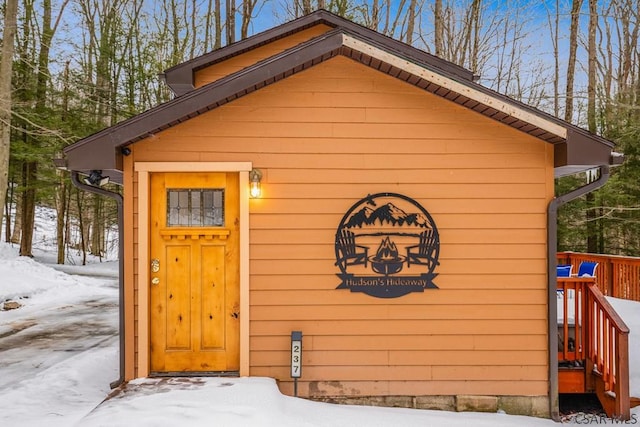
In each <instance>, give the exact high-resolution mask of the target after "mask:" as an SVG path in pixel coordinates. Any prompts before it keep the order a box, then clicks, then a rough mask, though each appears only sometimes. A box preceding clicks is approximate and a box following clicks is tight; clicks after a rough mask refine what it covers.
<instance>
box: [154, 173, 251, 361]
mask: <svg viewBox="0 0 640 427" xmlns="http://www.w3.org/2000/svg"><path fill="white" fill-rule="evenodd" d="M150 197H151V204H150V221H149V226H150V230H149V232H150V240H151V248H150V257H149V258H150V260H151V263H150V264H151V265H150V266H148V268H149V269H150V271H149V277H150V281H151V283H150V284H149V285H148V286H150V292H149V294H150V304H151V306H150V310H149V312H150V337H151V349H150V353H151V361H150V363H151V372H152V373H167V372H176V373H179V372H200V373H204V372H211V373H225V372H237V371H238V370H239V368H240V360H239V358H240V349H239V346H240V319H239V317H240V286H239V236H238V234H239V176H238V174H237V173H153V174H151V191H150Z"/></svg>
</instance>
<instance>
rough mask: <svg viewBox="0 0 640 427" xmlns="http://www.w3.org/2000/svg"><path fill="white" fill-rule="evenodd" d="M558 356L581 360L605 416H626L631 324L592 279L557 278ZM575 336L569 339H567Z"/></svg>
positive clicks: (628, 408)
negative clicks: (629, 324) (626, 321)
mask: <svg viewBox="0 0 640 427" xmlns="http://www.w3.org/2000/svg"><path fill="white" fill-rule="evenodd" d="M557 289H558V298H559V301H560V300H561V301H562V303H561V304H559V306H558V320H559V324H558V326H559V329H560V330H559V334H558V335H559V341H558V343H559V344H558V360H559V361H560V362H570V363H575V362H576V361H577V362H578V364H580V363H584V367H585V372H586V374H587V378H586V380H587V384H586V388H587V390H585V391H595V392H596V393H597V394H598V397H599V399H600V402H601V403H602V405H603V407H604V409H605V411H606V412H607V414H608V415H609V416H612V417H618V418H620V419H626V420H628V419H629V417H630V398H629V328H627V325H625V323H624V321H623V320H622V319H621V318H620V316H618V314H617V313H616V311H615V310H614V309H613V307H612V306H611V305H610V304H609V302H608V301H607V300H606V298H605V297H604V295H603V294H602V292H600V290H599V288H598V286H597V285H596V279H595V278H591V277H585V278H564V277H561V278H558V285H557ZM571 340H573V342H571Z"/></svg>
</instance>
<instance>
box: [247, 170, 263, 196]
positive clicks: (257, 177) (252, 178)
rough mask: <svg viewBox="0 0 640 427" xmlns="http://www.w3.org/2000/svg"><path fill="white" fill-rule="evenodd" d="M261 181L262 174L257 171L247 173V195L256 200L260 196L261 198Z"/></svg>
mask: <svg viewBox="0 0 640 427" xmlns="http://www.w3.org/2000/svg"><path fill="white" fill-rule="evenodd" d="M261 181H262V172H260V171H259V170H258V169H253V170H252V171H251V172H249V184H250V187H249V194H250V195H251V197H252V198H254V199H257V198H259V197H260V196H262V188H261V185H260V184H261Z"/></svg>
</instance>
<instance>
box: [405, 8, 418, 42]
mask: <svg viewBox="0 0 640 427" xmlns="http://www.w3.org/2000/svg"><path fill="white" fill-rule="evenodd" d="M416 7H417V4H416V0H411V1H410V2H409V11H408V12H407V15H408V16H407V37H406V41H407V44H409V45H410V44H413V32H414V31H415V27H416Z"/></svg>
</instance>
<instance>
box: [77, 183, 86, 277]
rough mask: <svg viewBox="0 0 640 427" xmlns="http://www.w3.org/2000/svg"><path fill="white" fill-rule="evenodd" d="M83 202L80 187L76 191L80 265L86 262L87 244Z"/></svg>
mask: <svg viewBox="0 0 640 427" xmlns="http://www.w3.org/2000/svg"><path fill="white" fill-rule="evenodd" d="M83 204H84V203H82V198H81V195H80V189H78V190H77V191H76V207H77V208H78V231H79V232H80V250H81V251H82V265H86V264H87V245H86V239H85V235H86V231H85V227H84V223H85V221H84V212H85V209H84V206H83Z"/></svg>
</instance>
